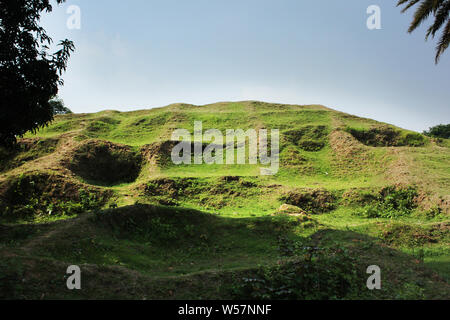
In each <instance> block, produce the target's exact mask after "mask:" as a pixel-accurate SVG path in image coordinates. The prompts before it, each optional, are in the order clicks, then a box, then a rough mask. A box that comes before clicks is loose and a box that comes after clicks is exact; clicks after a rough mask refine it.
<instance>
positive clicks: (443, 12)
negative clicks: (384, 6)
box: [397, 0, 450, 64]
mask: <svg viewBox="0 0 450 320" xmlns="http://www.w3.org/2000/svg"><path fill="white" fill-rule="evenodd" d="M416 4H418V6H417V9H416V12H415V13H414V18H413V21H412V22H411V25H410V26H409V29H408V32H410V33H411V32H413V31H414V30H416V29H417V28H418V27H419V26H420V25H421V24H422V23H423V22H424V21H425V20H427V19H428V18H429V17H430V16H431V15H432V16H433V17H434V22H433V24H432V25H431V26H430V27H429V28H428V30H427V34H426V37H425V39H426V40H428V38H429V37H430V36H431V37H432V38H434V37H435V35H436V33H437V32H438V31H439V30H440V29H442V28H443V30H442V34H441V37H440V38H439V41H438V44H437V46H436V59H435V60H436V61H435V62H436V64H437V63H438V62H439V59H440V57H441V55H442V54H443V53H444V51H445V50H446V49H447V48H448V45H449V43H450V0H399V1H398V3H397V6H401V5H406V6H405V7H404V8H403V10H402V12H406V11H407V10H408V9H409V8H411V7H413V6H415V5H416Z"/></svg>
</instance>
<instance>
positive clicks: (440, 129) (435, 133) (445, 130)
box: [423, 124, 450, 139]
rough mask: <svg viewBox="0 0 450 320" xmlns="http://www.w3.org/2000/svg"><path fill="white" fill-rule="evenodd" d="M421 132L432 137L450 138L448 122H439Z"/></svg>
mask: <svg viewBox="0 0 450 320" xmlns="http://www.w3.org/2000/svg"><path fill="white" fill-rule="evenodd" d="M423 134H424V135H426V136H429V137H433V138H444V139H450V124H445V125H444V124H440V125H438V126H434V127H431V128H430V129H429V130H428V131H424V132H423Z"/></svg>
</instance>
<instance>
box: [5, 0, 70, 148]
mask: <svg viewBox="0 0 450 320" xmlns="http://www.w3.org/2000/svg"><path fill="white" fill-rule="evenodd" d="M64 1H65V0H56V2H57V3H58V4H61V3H62V2H64ZM51 11H52V5H51V4H50V0H14V1H4V0H0V48H1V49H0V111H1V112H0V144H1V145H5V146H10V145H13V144H14V143H15V142H16V137H18V136H22V135H24V134H25V133H26V132H27V131H32V132H35V131H36V130H38V129H39V128H41V127H43V126H46V125H47V124H48V123H49V122H50V121H51V120H53V116H54V108H53V106H52V103H51V102H50V101H51V99H52V97H55V96H56V94H57V93H58V85H62V84H63V81H62V79H61V75H62V73H63V72H64V71H65V70H66V67H67V62H68V59H69V57H70V54H71V52H72V51H73V50H74V45H73V43H72V42H71V41H69V40H67V39H66V40H63V41H61V42H60V43H59V44H58V47H59V50H58V51H57V52H55V53H52V54H49V51H50V48H49V46H50V45H51V44H52V39H51V38H50V37H49V36H48V35H47V33H46V31H45V30H44V29H43V28H42V27H41V26H40V25H39V20H40V17H41V14H42V13H44V12H51Z"/></svg>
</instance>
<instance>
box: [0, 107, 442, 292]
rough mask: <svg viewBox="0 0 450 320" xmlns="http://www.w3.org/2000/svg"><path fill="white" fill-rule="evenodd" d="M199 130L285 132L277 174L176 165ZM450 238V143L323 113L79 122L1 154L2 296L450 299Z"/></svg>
mask: <svg viewBox="0 0 450 320" xmlns="http://www.w3.org/2000/svg"><path fill="white" fill-rule="evenodd" d="M194 121H202V122H203V129H204V130H207V129H219V130H221V131H223V132H225V130H226V129H244V130H245V129H250V128H253V129H269V130H270V129H279V130H280V133H281V138H280V170H279V172H278V173H277V174H276V175H274V176H262V175H259V173H260V171H259V166H255V165H250V164H245V165H216V164H214V165H208V164H203V165H180V166H176V165H174V164H173V163H172V162H171V161H170V152H171V149H172V147H173V146H174V143H173V142H172V141H170V138H171V135H172V132H173V131H174V130H175V129H181V128H184V129H188V130H189V131H190V132H193V128H194ZM449 229H450V142H449V140H445V139H441V140H433V139H430V138H428V137H425V136H423V135H421V134H418V133H415V132H410V131H407V130H403V129H400V128H397V127H394V126H392V125H388V124H384V123H379V122H376V121H373V120H370V119H362V118H358V117H356V116H352V115H349V114H345V113H341V112H337V111H334V110H331V109H329V108H326V107H323V106H319V105H308V106H298V105H282V104H270V103H263V102H254V101H247V102H234V103H217V104H212V105H206V106H194V105H187V104H174V105H170V106H167V107H164V108H158V109H151V110H143V111H134V112H123V113H121V112H117V111H104V112H100V113H96V114H70V115H63V116H57V117H56V119H55V121H54V122H53V123H52V124H51V125H50V126H49V127H46V128H44V129H42V130H41V131H39V132H38V133H37V134H36V135H31V134H30V135H28V136H26V137H24V138H23V139H20V140H19V143H18V146H17V147H16V149H14V150H0V258H1V259H0V298H33V299H41V298H42V299H51V298H57V299H60V298H73V299H78V298H88V299H101V298H126V299H182V298H183V299H184V298H189V299H209V298H215V299H233V298H244V299H248V298H255V299H264V298H275V299H284V298H288V299H356V298H359V299H386V298H393V299H423V298H432V299H449V298H450V286H449V282H448V281H449V280H450V245H449V244H450V237H449ZM73 264H75V265H79V266H80V267H81V269H82V290H79V291H70V290H68V289H67V288H66V284H65V281H66V280H65V279H66V277H67V276H66V269H67V267H68V266H69V265H73ZM370 265H378V266H380V268H381V270H382V289H381V290H375V291H370V290H368V289H367V287H366V280H367V278H368V277H369V275H368V274H367V273H366V269H367V267H368V266H370Z"/></svg>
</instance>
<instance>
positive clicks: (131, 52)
mask: <svg viewBox="0 0 450 320" xmlns="http://www.w3.org/2000/svg"><path fill="white" fill-rule="evenodd" d="M395 2H396V1H395V0H370V1H366V0H346V1H336V0H314V1H306V0H270V1H269V0H226V1H225V0H159V1H156V0H155V1H154V0H129V1H119V0H95V1H88V0H68V1H67V2H66V3H65V4H64V5H62V6H60V7H59V8H55V9H54V11H53V12H52V13H51V14H50V15H46V16H44V17H43V19H42V25H43V26H44V27H45V28H46V29H47V31H48V33H49V34H50V35H51V36H52V37H53V39H54V40H55V42H56V41H57V40H60V39H65V38H69V39H71V40H73V41H74V42H75V45H76V48H77V49H76V52H75V53H74V54H73V56H72V58H71V60H70V63H69V68H68V70H67V73H66V74H65V75H64V80H65V86H64V87H62V88H61V90H60V97H62V98H63V99H64V101H65V103H66V105H67V106H68V107H69V108H71V109H72V110H73V111H74V112H97V111H101V110H105V109H115V110H120V111H128V110H136V109H145V108H153V107H160V106H164V105H168V104H171V103H175V102H185V103H192V104H207V103H213V102H219V101H239V100H261V101H267V102H279V103H293V104H323V105H326V106H328V107H330V108H334V109H337V110H340V111H344V112H348V113H351V114H355V115H358V116H363V117H368V118H373V119H376V120H380V121H384V122H388V123H392V124H395V125H398V126H400V127H403V128H407V129H412V130H416V131H422V130H424V129H427V128H428V127H430V126H432V125H436V124H440V123H449V122H450V90H449V88H450V74H449V70H450V50H448V52H446V53H444V56H443V57H442V59H441V62H440V64H439V65H437V66H435V64H434V54H435V52H434V47H435V44H436V41H431V40H429V41H428V42H425V40H424V36H425V31H424V30H425V29H426V27H427V26H428V24H429V22H427V23H426V24H425V25H424V26H422V27H421V29H420V30H418V31H416V32H415V33H413V34H408V33H407V32H406V30H407V28H408V25H409V23H410V21H411V15H412V12H411V13H410V14H401V13H400V9H399V8H397V7H395ZM70 5H78V6H79V7H80V9H81V29H79V30H69V29H68V28H67V27H66V21H67V19H68V18H69V16H70V15H69V14H67V12H66V10H67V8H68V7H69V6H70ZM369 5H378V6H379V7H380V8H381V26H382V29H381V30H369V29H368V28H367V27H366V20H367V18H368V17H369V15H368V14H367V13H366V10H367V7H368V6H369Z"/></svg>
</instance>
